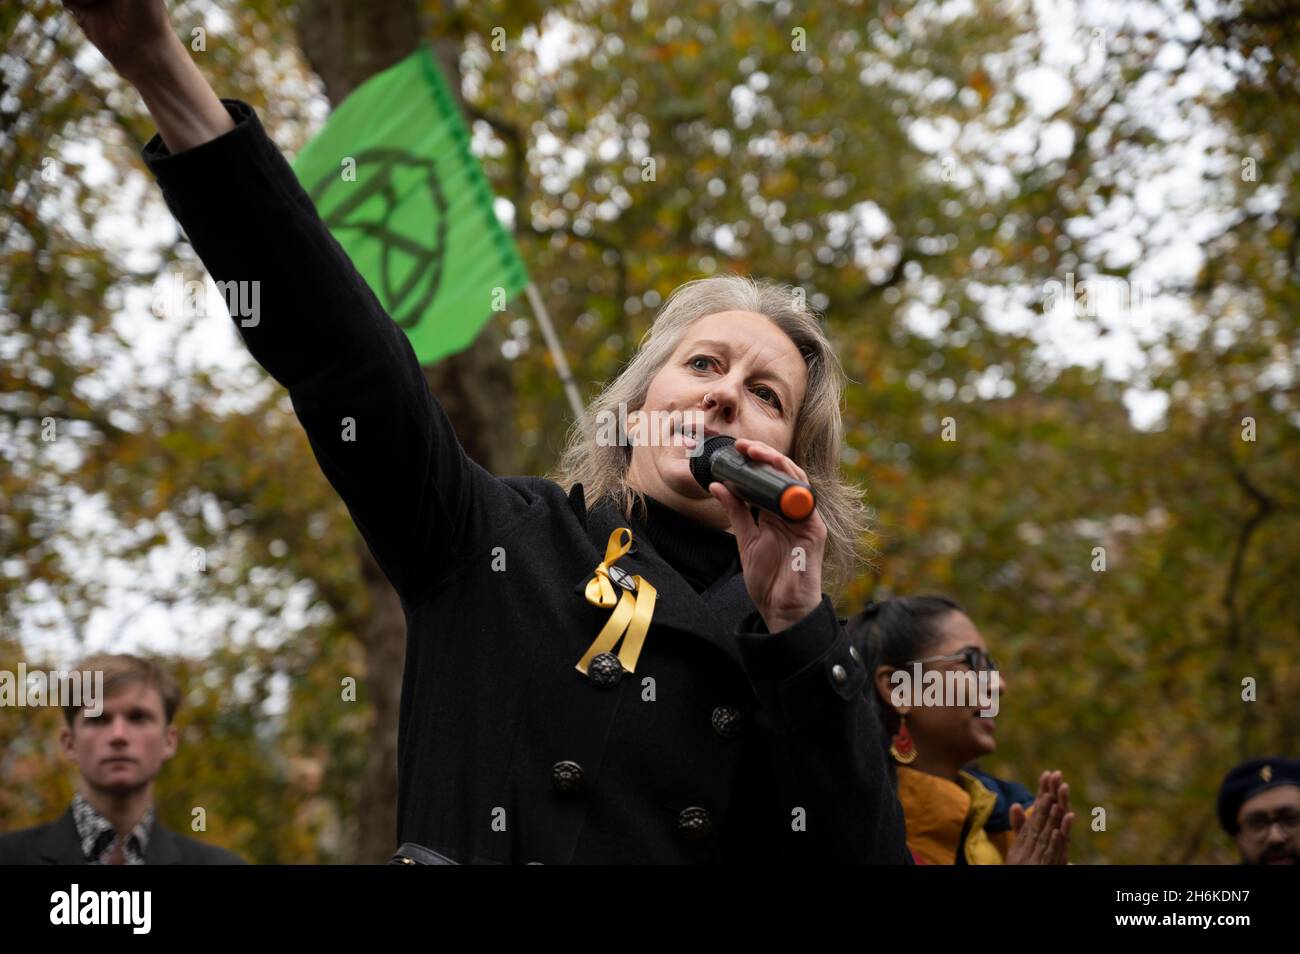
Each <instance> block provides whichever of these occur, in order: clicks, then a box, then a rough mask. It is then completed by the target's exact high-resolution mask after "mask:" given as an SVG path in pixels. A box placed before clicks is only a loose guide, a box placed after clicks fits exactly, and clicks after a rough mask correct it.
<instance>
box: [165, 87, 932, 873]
mask: <svg viewBox="0 0 1300 954" xmlns="http://www.w3.org/2000/svg"><path fill="white" fill-rule="evenodd" d="M224 102H225V104H226V107H227V109H228V110H229V111H230V113H231V115H232V116H233V117H234V119H235V121H236V123H237V125H236V128H235V129H233V130H231V131H229V132H227V133H226V134H224V135H222V136H220V137H218V138H217V139H215V140H212V141H210V142H207V143H204V144H202V145H200V146H197V147H195V148H193V149H188V150H185V151H183V152H181V153H178V154H176V155H170V154H169V153H168V151H167V149H166V147H165V146H164V145H163V144H162V141H161V139H160V138H159V137H157V136H155V137H154V138H153V139H152V140H151V141H150V142H149V143H148V144H147V145H146V146H145V149H144V157H145V161H146V163H147V165H148V166H149V168H150V170H151V171H152V172H153V174H154V176H155V177H156V178H157V180H158V182H159V184H160V185H161V187H162V190H163V195H164V198H165V199H166V201H167V204H168V206H169V207H170V209H171V210H172V212H173V214H174V215H175V217H176V219H177V221H178V222H179V223H180V225H181V226H182V227H183V229H184V230H185V232H186V234H187V235H188V237H189V239H190V241H191V243H192V244H193V246H194V248H195V250H196V251H197V252H198V254H199V256H200V258H201V259H202V260H203V263H204V264H205V265H206V266H207V269H208V271H209V272H210V273H211V275H212V277H213V278H214V279H215V280H217V281H218V282H253V281H257V282H259V283H260V287H259V291H260V296H259V297H260V314H259V315H257V316H251V317H236V318H235V319H234V320H235V322H236V324H237V325H238V326H239V331H240V334H241V335H242V336H243V338H244V341H245V343H246V344H247V346H248V348H249V350H250V351H251V352H252V354H253V356H254V357H255V358H256V359H257V361H258V362H259V363H260V364H261V365H262V366H263V367H265V368H266V369H267V371H269V372H270V374H271V375H273V376H274V377H275V379H276V380H277V381H279V382H280V383H281V384H283V385H284V386H285V387H286V388H288V391H289V395H290V398H291V399H292V402H293V406H294V409H295V411H296V412H297V415H298V417H299V419H300V420H301V422H302V425H303V427H304V428H305V429H306V431H307V435H308V437H309V439H310V441H311V445H312V448H313V450H314V452H315V455H316V458H317V460H318V461H319V463H320V466H321V468H322V470H323V471H324V473H325V475H326V477H327V478H328V479H329V481H330V483H331V484H332V485H333V486H334V488H335V489H336V490H337V491H338V493H339V495H340V496H341V497H342V498H343V500H344V501H345V503H346V504H347V506H348V509H349V511H350V513H351V514H352V517H353V519H354V520H355V522H356V525H357V527H358V528H359V529H360V530H361V533H362V534H363V536H364V537H365V539H366V542H367V543H368V545H369V546H370V549H371V551H372V552H373V553H374V555H375V557H376V559H377V560H378V562H379V564H380V566H381V567H382V568H383V570H384V572H385V574H386V575H387V577H388V579H389V580H391V581H392V583H393V586H394V587H395V588H396V590H397V592H398V594H399V595H400V596H401V600H402V605H403V608H404V610H405V614H406V623H407V644H406V661H405V670H404V673H403V680H402V704H401V716H400V719H401V723H400V730H399V740H398V741H399V796H398V812H397V813H398V832H397V838H398V842H399V843H400V842H416V843H418V844H421V845H423V846H425V847H428V848H432V849H434V850H436V851H438V852H440V853H442V854H444V855H446V856H448V857H450V858H452V859H454V860H456V861H459V862H463V863H470V862H507V863H525V862H541V863H545V864H553V863H565V862H598V863H599V862H669V863H694V862H738V861H747V860H750V861H752V860H820V861H845V862H872V863H900V864H901V863H907V862H908V861H909V860H910V855H909V853H908V852H907V849H906V846H905V842H904V833H903V816H902V811H901V808H900V807H899V804H898V801H897V798H896V796H895V794H894V791H893V789H892V787H891V784H890V781H889V775H888V771H887V766H886V764H885V756H884V754H883V751H884V750H883V746H882V742H881V731H882V730H881V728H880V726H879V723H878V721H877V718H876V716H875V713H874V711H873V708H872V706H871V704H870V700H869V698H868V697H867V695H866V693H867V691H868V686H867V674H866V672H865V670H864V668H863V666H862V664H861V662H860V658H861V657H860V654H859V653H858V651H857V650H856V649H855V648H852V647H851V646H850V643H849V638H848V636H847V634H846V631H845V629H844V626H843V625H842V624H841V622H840V621H839V620H838V619H837V618H836V616H835V612H834V609H833V607H832V604H831V601H830V600H829V598H825V597H824V598H823V600H822V603H821V605H820V606H819V607H818V608H817V610H816V611H814V612H813V613H811V614H810V615H809V616H808V617H807V618H805V619H804V620H802V621H801V622H799V623H797V624H795V625H794V626H792V627H790V628H789V629H787V630H785V631H783V632H781V633H778V634H771V633H768V632H767V631H766V628H765V627H764V626H763V623H762V620H761V618H760V617H759V616H758V614H757V613H756V612H755V609H754V606H753V604H752V602H751V601H750V599H749V596H748V594H747V592H746V590H745V585H744V579H743V577H742V576H741V574H740V573H739V572H738V567H737V569H736V571H735V572H732V573H730V574H727V575H725V576H724V577H723V578H721V579H719V580H717V581H715V582H714V583H713V585H711V586H709V587H708V588H706V589H705V590H704V591H703V592H702V593H697V592H696V590H695V589H694V588H692V586H691V585H690V584H689V583H688V582H687V581H686V580H685V579H684V578H683V577H682V576H681V574H680V573H679V572H678V571H677V570H676V569H674V568H673V567H672V566H670V565H669V564H668V563H666V562H665V561H664V560H663V559H662V558H661V557H660V556H659V554H658V553H657V552H656V551H655V549H654V547H653V546H652V545H651V544H650V541H649V539H648V538H646V537H645V536H644V535H643V534H639V533H637V532H636V530H635V529H634V528H633V527H632V526H631V525H630V524H629V522H628V521H627V520H625V519H624V518H623V517H622V515H621V514H619V513H618V512H616V510H615V509H614V508H613V507H612V506H611V505H610V504H609V503H608V502H602V501H593V502H592V503H593V506H592V507H591V508H590V509H589V508H588V507H587V505H586V501H585V500H584V498H583V494H582V489H581V487H575V488H573V489H572V492H570V493H566V492H565V491H564V489H563V488H561V487H560V486H558V485H557V484H555V483H554V482H552V481H549V480H544V479H540V478H534V477H508V478H499V477H495V476H493V475H492V474H489V473H488V472H487V471H485V470H484V469H483V468H482V467H480V466H479V465H478V464H476V463H475V462H474V461H472V460H470V459H469V458H468V457H467V456H466V455H465V453H464V451H463V450H462V449H461V447H460V444H459V442H458V441H457V438H456V435H455V433H454V432H453V430H452V428H451V426H450V424H449V422H448V419H447V417H446V415H445V414H444V413H443V411H442V408H441V407H440V406H439V404H438V402H437V400H436V399H435V398H434V396H433V395H432V394H430V392H429V389H428V386H427V384H426V383H425V379H424V376H423V374H422V373H421V370H420V366H419V364H418V362H417V359H416V357H415V354H414V352H413V351H412V349H411V346H410V344H409V343H408V341H407V339H406V337H405V335H404V333H403V332H402V331H401V329H399V328H398V327H397V325H396V324H395V323H394V322H393V321H392V320H391V319H390V318H389V317H388V315H387V314H385V312H384V310H383V308H382V307H381V305H380V303H379V302H378V301H377V299H376V298H375V296H374V295H373V294H372V292H371V291H370V289H369V287H368V286H367V284H366V282H365V281H364V280H363V279H362V278H361V276H360V275H359V274H358V273H357V272H356V270H355V269H354V268H353V266H352V264H351V262H350V261H349V259H348V258H347V255H346V254H345V253H344V252H343V250H342V249H341V248H340V247H339V245H338V244H337V243H336V242H335V240H334V239H333V237H332V236H331V235H330V233H329V231H328V230H327V228H326V227H325V226H324V224H323V223H322V222H321V220H320V218H319V217H318V216H317V214H316V211H315V208H314V207H313V205H312V202H311V199H310V198H309V197H308V196H307V195H306V193H305V192H304V191H303V190H302V188H301V187H300V186H299V184H298V181H297V179H296V178H295V176H294V174H293V171H292V170H291V169H290V168H289V166H288V164H287V163H286V162H285V160H284V159H283V157H282V156H281V155H280V153H279V151H278V150H277V148H276V147H275V145H274V144H273V143H272V142H271V140H270V139H269V138H268V137H267V135H266V134H265V132H264V130H263V128H262V126H261V124H260V122H259V121H258V118H257V116H256V115H255V113H254V112H253V110H252V109H251V108H250V107H249V106H247V105H246V104H244V103H241V102H239V101H236V100H225V101H224ZM489 294H490V290H488V289H485V290H484V303H485V307H487V304H488V302H489ZM249 297H251V296H246V300H247V298H249ZM254 318H255V320H254ZM349 421H350V422H351V423H350V424H349V423H348V422H349ZM624 526H626V527H628V528H629V529H632V530H633V536H634V538H635V543H636V547H637V549H636V552H634V553H631V554H629V555H627V556H625V557H623V558H622V559H621V560H620V561H619V562H618V566H619V567H621V568H623V569H625V570H627V571H628V572H629V573H631V574H640V575H641V576H643V577H644V578H645V579H646V580H648V581H650V582H651V583H652V584H653V585H654V587H655V588H656V590H657V592H658V601H657V604H656V607H655V611H654V617H653V622H652V625H651V627H650V630H649V634H648V638H647V640H646V643H645V647H644V649H643V651H642V653H641V656H640V660H639V662H638V663H637V665H636V671H635V672H634V673H625V674H623V676H622V677H621V678H614V679H609V680H603V681H602V680H593V679H592V678H589V677H588V676H585V675H583V674H582V673H581V672H579V671H578V670H577V668H576V664H577V662H578V660H579V659H580V658H581V657H582V656H583V654H584V652H585V651H586V650H587V648H588V646H590V644H591V643H592V641H593V640H594V638H595V636H596V634H597V633H598V632H599V631H600V629H601V627H602V625H603V624H604V623H605V621H606V619H607V618H608V617H609V615H610V610H608V609H603V608H600V607H597V606H593V605H591V604H590V603H588V602H587V600H586V598H585V595H584V587H585V584H586V582H587V580H589V579H590V578H591V577H592V574H593V571H594V569H595V567H596V565H597V563H599V562H600V561H601V560H602V559H603V557H604V554H605V547H606V543H607V541H608V539H609V536H610V534H611V533H612V532H613V531H615V530H616V529H618V528H619V527H624ZM606 682H607V683H608V684H603V683H606Z"/></svg>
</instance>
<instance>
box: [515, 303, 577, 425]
mask: <svg viewBox="0 0 1300 954" xmlns="http://www.w3.org/2000/svg"><path fill="white" fill-rule="evenodd" d="M524 294H525V295H527V296H528V304H529V305H530V306H531V307H532V309H533V317H534V318H536V319H537V326H538V327H539V328H541V329H542V338H543V339H544V340H545V341H546V347H547V348H549V349H550V352H551V358H552V359H553V360H554V361H555V370H556V371H557V372H559V375H560V380H561V381H562V382H564V393H565V394H567V395H568V396H569V405H570V406H571V407H572V408H573V417H574V420H579V419H581V417H582V411H583V407H582V398H581V397H579V396H578V384H577V382H576V381H574V380H573V374H572V372H570V371H569V362H568V361H566V360H565V359H564V351H563V350H561V348H560V339H559V338H557V337H555V327H554V326H553V325H552V324H551V316H550V313H549V312H547V310H546V302H544V301H542V295H541V292H539V291H538V290H537V283H536V282H529V283H528V287H527V288H525V289H524Z"/></svg>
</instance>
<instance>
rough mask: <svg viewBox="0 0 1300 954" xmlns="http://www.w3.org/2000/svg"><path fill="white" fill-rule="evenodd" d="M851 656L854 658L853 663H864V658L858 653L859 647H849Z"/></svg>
mask: <svg viewBox="0 0 1300 954" xmlns="http://www.w3.org/2000/svg"><path fill="white" fill-rule="evenodd" d="M849 655H850V656H852V657H853V661H854V662H855V663H860V662H862V656H861V655H860V654H859V653H858V647H857V646H850V647H849Z"/></svg>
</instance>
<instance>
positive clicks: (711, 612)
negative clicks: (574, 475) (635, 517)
mask: <svg viewBox="0 0 1300 954" xmlns="http://www.w3.org/2000/svg"><path fill="white" fill-rule="evenodd" d="M569 500H570V503H571V504H572V505H573V506H574V509H575V512H577V511H578V509H579V508H580V507H581V508H582V509H583V510H585V513H586V521H585V522H586V528H587V538H588V540H589V541H590V543H591V550H590V551H589V559H590V562H591V568H590V569H589V570H587V572H586V573H585V574H584V575H583V578H582V579H581V580H576V581H575V584H576V585H575V586H574V587H573V593H574V598H576V599H579V600H582V601H583V603H584V604H585V603H586V596H585V595H584V594H585V590H586V585H587V581H588V580H589V579H591V575H592V571H594V570H595V568H596V564H597V563H599V562H600V561H601V560H603V559H604V558H605V545H606V544H607V543H608V542H609V535H610V534H611V533H613V532H614V531H615V530H617V529H618V528H619V527H627V528H628V529H630V530H631V531H632V534H633V542H634V548H633V550H632V552H630V553H627V554H626V555H624V556H623V557H622V558H620V559H619V561H618V563H617V564H616V566H617V567H618V568H619V569H622V570H625V571H627V573H628V574H629V575H630V576H640V577H642V578H644V579H646V580H648V581H649V582H650V583H651V584H652V585H653V586H654V588H655V590H656V591H657V597H656V600H655V610H654V619H653V621H652V623H651V627H652V632H653V628H654V627H656V626H660V627H662V626H667V627H670V628H672V629H675V630H679V631H681V632H683V633H688V634H690V635H692V636H695V637H698V638H700V639H703V640H705V641H707V642H709V643H711V644H712V645H714V646H716V647H717V648H718V649H720V650H721V651H722V652H723V653H724V654H726V655H727V656H728V657H729V658H730V659H732V660H734V661H735V662H736V664H737V665H740V663H741V659H740V651H739V648H738V647H737V645H736V639H735V635H736V634H737V633H738V632H739V631H740V624H741V622H742V621H743V620H744V619H745V618H746V617H747V616H749V615H750V614H752V613H754V612H755V610H754V604H753V601H751V600H750V598H749V592H748V591H747V590H746V589H745V578H744V575H743V574H741V573H740V572H739V571H737V572H735V573H733V574H731V575H730V576H728V577H726V578H724V579H721V580H718V581H717V582H716V583H714V584H713V585H712V586H710V587H709V588H708V589H707V590H705V591H704V593H703V594H700V593H696V592H695V589H694V588H693V587H692V586H691V585H690V583H688V582H687V581H686V579H685V578H684V577H683V576H682V575H681V574H680V573H678V572H677V571H676V570H675V569H673V568H672V566H670V565H669V564H668V563H667V562H666V561H665V560H664V559H663V557H661V556H660V555H659V554H658V552H656V550H655V548H654V544H652V543H651V542H650V540H649V538H648V537H646V536H645V534H643V533H641V532H640V531H639V530H638V529H637V528H636V527H635V526H634V524H633V521H631V520H628V519H627V518H626V517H625V516H623V514H622V512H621V511H620V510H619V508H618V507H617V506H615V504H614V503H613V501H611V500H602V501H600V502H599V503H597V504H596V505H595V506H593V507H592V508H591V509H589V510H587V509H586V508H585V506H584V505H583V497H582V486H581V485H580V484H579V485H576V486H575V487H574V488H573V490H572V491H571V492H570V496H569ZM591 635H592V636H593V637H594V636H595V635H596V634H595V633H592V634H591ZM652 638H653V637H652Z"/></svg>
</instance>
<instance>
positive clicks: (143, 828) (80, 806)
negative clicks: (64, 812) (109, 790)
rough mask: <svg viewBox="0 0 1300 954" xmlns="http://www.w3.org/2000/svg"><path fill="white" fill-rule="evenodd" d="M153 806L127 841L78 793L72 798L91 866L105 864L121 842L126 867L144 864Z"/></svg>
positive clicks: (84, 847)
mask: <svg viewBox="0 0 1300 954" xmlns="http://www.w3.org/2000/svg"><path fill="white" fill-rule="evenodd" d="M153 817H154V811H153V806H152V805H151V806H149V808H148V809H147V810H146V811H145V813H144V817H143V818H141V819H140V821H139V822H138V823H137V824H136V826H135V827H134V828H132V829H131V831H130V833H129V834H128V835H127V836H126V840H125V841H121V839H119V838H118V837H117V831H116V830H115V829H114V828H113V823H112V822H110V821H109V820H108V819H107V818H105V817H104V816H103V815H101V814H100V813H99V812H97V811H95V809H94V807H93V806H92V805H91V804H90V802H88V801H86V800H85V799H84V798H82V797H81V793H80V792H78V793H77V794H76V796H75V797H74V798H73V799H72V818H73V820H74V821H75V822H76V823H77V834H78V836H80V838H81V854H82V855H83V856H84V857H85V859H86V864H88V865H103V864H107V863H108V862H107V861H106V860H105V859H107V858H108V857H109V856H110V855H112V854H113V851H114V849H115V848H116V847H117V846H118V844H119V842H121V844H122V858H123V864H128V865H142V864H144V855H145V852H146V851H147V850H148V848H149V832H150V831H151V830H152V829H153Z"/></svg>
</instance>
